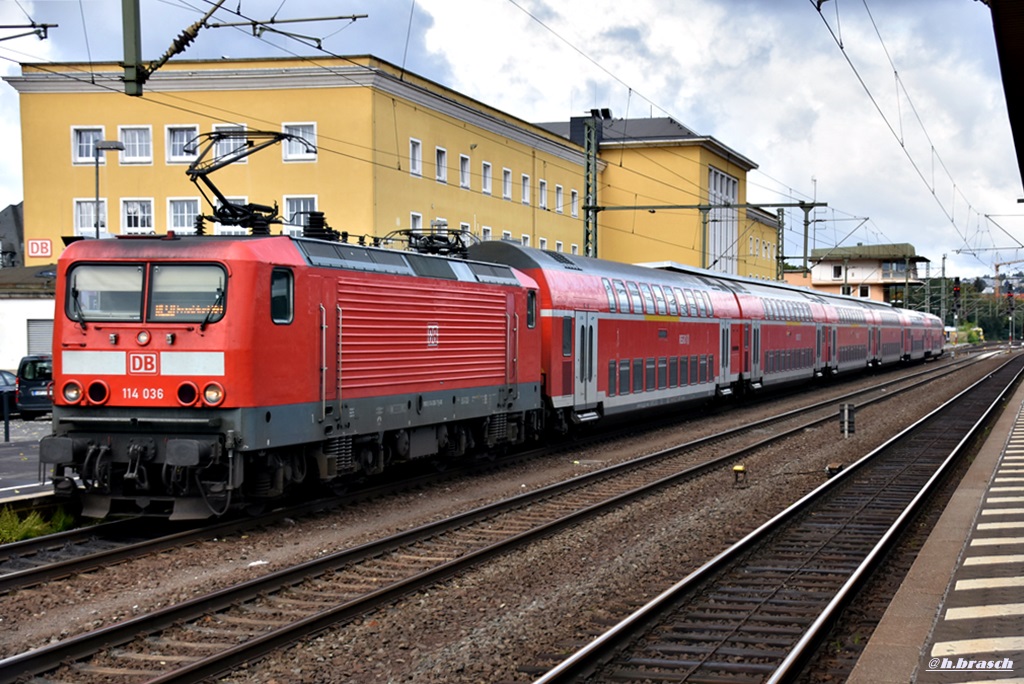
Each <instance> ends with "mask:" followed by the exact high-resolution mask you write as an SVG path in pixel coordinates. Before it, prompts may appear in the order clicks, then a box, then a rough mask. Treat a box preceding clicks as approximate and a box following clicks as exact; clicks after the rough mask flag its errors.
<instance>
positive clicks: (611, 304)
mask: <svg viewBox="0 0 1024 684" xmlns="http://www.w3.org/2000/svg"><path fill="white" fill-rule="evenodd" d="M601 282H602V283H604V292H605V294H606V295H608V310H609V311H611V312H612V313H615V293H614V292H613V291H612V284H611V282H610V281H609V280H608V279H607V278H601Z"/></svg>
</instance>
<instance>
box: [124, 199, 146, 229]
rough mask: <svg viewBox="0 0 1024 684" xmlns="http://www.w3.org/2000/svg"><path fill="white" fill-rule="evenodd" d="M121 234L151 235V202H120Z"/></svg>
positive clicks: (135, 200) (134, 200) (141, 200)
mask: <svg viewBox="0 0 1024 684" xmlns="http://www.w3.org/2000/svg"><path fill="white" fill-rule="evenodd" d="M121 232H122V233H123V234H125V235H151V234H152V233H153V200H151V199H123V200H121Z"/></svg>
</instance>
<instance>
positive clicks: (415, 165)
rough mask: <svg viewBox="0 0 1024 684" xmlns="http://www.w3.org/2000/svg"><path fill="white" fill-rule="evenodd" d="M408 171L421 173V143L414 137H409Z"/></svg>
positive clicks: (419, 174) (420, 174) (416, 174)
mask: <svg viewBox="0 0 1024 684" xmlns="http://www.w3.org/2000/svg"><path fill="white" fill-rule="evenodd" d="M409 173H411V174H412V175H414V176H422V175H423V143H421V142H420V141H419V140H417V139H416V138H409Z"/></svg>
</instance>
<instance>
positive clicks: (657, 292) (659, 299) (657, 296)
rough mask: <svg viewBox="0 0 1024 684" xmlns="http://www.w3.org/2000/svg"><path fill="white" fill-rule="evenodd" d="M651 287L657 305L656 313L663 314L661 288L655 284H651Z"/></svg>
mask: <svg viewBox="0 0 1024 684" xmlns="http://www.w3.org/2000/svg"><path fill="white" fill-rule="evenodd" d="M651 289H652V290H653V291H654V301H655V303H656V304H657V305H658V314H659V315H661V316H664V315H665V295H664V294H663V293H662V291H661V288H660V287H658V286H657V285H651Z"/></svg>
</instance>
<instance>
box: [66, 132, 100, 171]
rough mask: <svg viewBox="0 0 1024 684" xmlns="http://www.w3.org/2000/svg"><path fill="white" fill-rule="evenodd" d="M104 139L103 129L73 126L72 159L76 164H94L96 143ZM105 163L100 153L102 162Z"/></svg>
mask: <svg viewBox="0 0 1024 684" xmlns="http://www.w3.org/2000/svg"><path fill="white" fill-rule="evenodd" d="M100 140H103V129H102V128H100V127H95V128H72V129H71V161H72V162H74V163H75V164H87V163H88V164H94V163H95V162H96V159H95V157H94V156H93V155H94V154H96V147H95V145H96V143H97V142H98V141H100ZM103 163H105V162H104V160H103V155H100V164H103Z"/></svg>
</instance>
